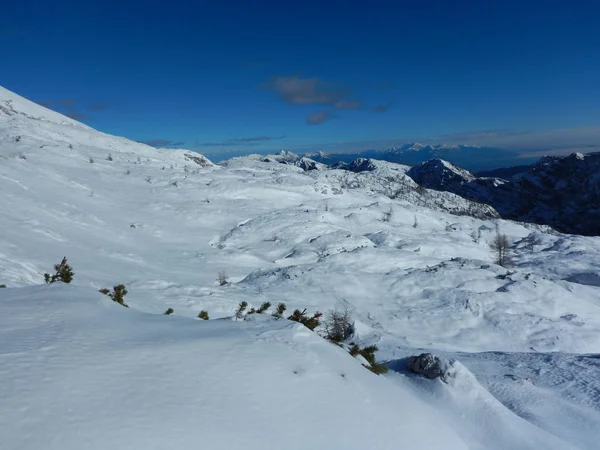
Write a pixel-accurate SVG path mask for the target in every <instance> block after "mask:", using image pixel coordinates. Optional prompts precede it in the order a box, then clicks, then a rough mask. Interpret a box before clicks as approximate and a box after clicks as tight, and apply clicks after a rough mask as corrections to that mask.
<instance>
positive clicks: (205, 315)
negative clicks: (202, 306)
mask: <svg viewBox="0 0 600 450" xmlns="http://www.w3.org/2000/svg"><path fill="white" fill-rule="evenodd" d="M198 319H202V320H208V312H207V311H204V310H202V311H200V314H198Z"/></svg>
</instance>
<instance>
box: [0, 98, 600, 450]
mask: <svg viewBox="0 0 600 450" xmlns="http://www.w3.org/2000/svg"><path fill="white" fill-rule="evenodd" d="M6 100H11V103H10V105H11V109H10V111H12V113H11V114H10V115H2V116H0V229H2V233H0V284H5V285H6V286H7V288H2V289H0V357H1V358H2V365H1V366H0V373H1V374H2V375H1V378H2V381H3V382H2V383H0V398H1V399H2V402H0V423H2V424H5V426H2V427H0V442H2V443H3V445H4V446H6V447H7V448H11V449H12V448H14V449H17V448H19V449H24V450H34V449H35V450H37V449H38V448H40V446H43V447H44V448H48V449H60V450H75V449H77V450H79V449H80V448H82V447H85V448H89V449H96V448H97V449H101V448H106V447H109V446H110V447H116V448H128V449H134V450H137V449H138V448H139V449H145V450H146V449H153V448H156V449H159V448H165V447H169V448H173V449H182V450H183V449H185V450H187V449H189V448H191V447H195V446H198V445H200V446H206V447H207V448H211V449H227V450H230V449H250V450H258V449H260V450H265V449H274V450H275V449H277V450H278V449H281V448H290V449H295V448H306V447H309V448H314V449H326V448H327V449H330V448H344V449H357V450H364V449H365V448H373V449H397V448H399V446H400V447H402V446H406V447H411V448H437V447H442V446H443V447H444V448H447V449H457V450H458V449H471V450H472V449H476V450H479V449H481V450H483V449H486V450H490V449H491V450H500V449H507V448H518V449H531V450H534V449H540V448H544V449H557V450H558V449H570V448H573V449H584V450H588V449H589V450H592V449H595V448H596V446H597V433H596V428H597V424H598V423H599V422H600V395H599V393H600V381H599V380H600V359H599V358H598V356H597V352H598V348H600V279H599V277H598V273H599V272H600V258H598V255H600V238H598V237H586V236H574V235H564V234H560V233H556V232H552V231H551V230H549V229H548V228H547V227H543V226H536V225H531V224H523V223H516V222H512V221H507V220H501V219H498V218H497V213H496V212H495V211H494V209H493V208H491V207H486V206H485V205H483V206H480V207H478V208H477V209H476V210H470V209H473V208H475V206H476V205H479V204H477V203H474V202H471V201H468V200H465V199H463V198H461V197H459V196H457V195H455V194H452V193H447V192H438V191H435V190H430V189H426V188H422V187H419V185H418V184H416V183H415V182H414V181H413V180H412V179H411V178H410V177H409V176H408V174H407V173H408V171H409V170H411V169H410V168H409V167H408V166H403V165H398V164H394V163H389V162H381V161H379V162H377V161H363V162H360V163H357V165H356V167H355V169H356V171H350V170H342V169H328V168H326V167H321V166H318V169H317V170H308V169H306V168H303V167H300V166H298V165H296V163H297V162H298V161H300V160H301V157H298V159H296V156H294V155H291V154H287V153H286V154H283V155H280V159H281V161H278V160H277V155H275V156H276V158H267V159H266V160H265V158H264V157H242V158H235V159H232V160H229V161H228V162H227V163H226V164H224V165H223V166H218V165H213V164H210V162H208V161H207V160H206V159H205V158H202V157H201V155H199V154H197V153H193V152H188V151H185V150H175V151H170V150H158V149H155V148H152V147H149V146H146V145H143V144H139V143H135V142H132V141H129V140H127V139H125V138H119V137H114V136H110V135H107V134H104V133H101V132H98V131H96V130H93V129H91V128H88V127H85V126H79V125H77V124H71V123H70V121H69V120H67V119H66V118H65V120H63V119H61V118H57V117H55V116H54V115H53V113H51V112H49V111H48V110H46V109H45V108H42V107H41V106H38V105H35V104H33V103H31V102H28V101H26V100H25V99H22V98H20V97H19V96H17V95H15V94H12V93H11V94H10V95H7V94H5V91H0V104H2V105H4V104H5V101H6ZM19 111H23V112H24V114H20V113H19ZM25 112H26V113H25ZM194 158H198V160H197V161H196V160H194ZM282 161H283V162H285V163H283V162H282ZM305 162H306V161H305ZM444 167H446V166H444ZM479 214H480V215H479ZM496 230H498V231H499V232H501V233H503V234H506V235H507V237H508V238H509V239H510V244H511V247H510V253H511V257H512V260H513V261H512V264H511V265H510V266H508V267H501V266H499V265H497V264H495V262H494V261H495V260H494V255H493V254H492V253H491V251H490V248H489V242H490V241H491V240H492V239H493V238H494V236H495V235H496V232H497V231H496ZM63 256H66V257H67V258H68V261H69V263H70V264H71V265H72V266H73V269H74V272H75V275H74V280H73V282H72V283H71V284H68V285H67V284H61V283H54V284H50V285H45V284H44V281H43V280H44V273H45V272H48V271H51V270H52V265H53V264H55V263H57V262H60V260H61V259H62V258H63ZM221 281H223V282H221ZM120 283H123V284H124V285H125V286H126V287H127V290H128V294H127V296H126V298H125V300H126V303H127V304H128V305H129V308H123V307H122V306H120V305H119V304H117V303H115V302H113V301H111V300H110V299H109V298H108V297H106V296H104V295H102V294H101V293H99V292H98V290H99V289H102V288H108V289H110V288H111V287H112V286H115V285H118V284H120ZM240 302H247V303H248V307H249V308H250V307H256V308H257V307H259V306H260V305H261V304H263V303H264V302H270V303H271V305H272V306H271V308H270V309H269V311H268V312H269V313H271V312H272V311H273V310H274V307H275V305H277V304H278V303H279V302H283V303H285V304H286V305H287V308H288V311H289V312H290V313H291V312H292V311H293V310H294V309H300V310H301V311H302V310H303V309H305V308H306V310H307V312H308V313H314V312H316V311H321V312H324V313H326V314H327V313H328V312H329V311H330V310H332V309H334V308H341V307H348V309H349V311H350V312H351V315H352V319H353V323H354V334H353V335H352V336H351V338H350V339H352V342H355V343H357V344H359V345H361V346H363V347H364V346H369V345H373V344H376V345H377V347H378V348H379V350H378V351H377V353H376V357H377V360H378V361H380V362H383V363H385V364H387V366H388V367H390V372H389V373H388V374H386V375H382V376H377V375H375V374H373V373H371V372H370V371H368V370H366V369H365V368H364V367H363V366H362V365H361V360H359V359H355V358H353V357H352V356H351V355H349V354H348V352H347V351H346V350H345V349H344V348H340V347H338V346H336V345H334V344H332V343H330V342H328V341H327V340H325V339H323V338H322V337H321V335H322V334H324V330H323V329H322V327H321V328H319V327H318V328H317V329H316V330H315V331H316V332H312V331H310V330H309V329H308V328H306V327H304V326H303V325H300V324H298V323H294V322H291V321H288V320H286V319H285V318H283V319H279V320H277V319H275V318H273V317H272V316H270V315H269V314H266V315H265V314H255V315H249V316H246V317H245V318H244V317H242V318H240V319H239V320H235V313H236V310H237V308H238V305H239V304H240ZM167 308H172V309H173V310H174V313H173V314H172V315H170V316H166V315H163V313H164V312H165V310H166V309H167ZM201 311H206V312H207V313H208V315H209V316H210V320H208V321H205V320H200V319H198V315H199V313H200V312H201ZM349 344H350V341H349V342H347V343H346V345H349ZM422 352H433V353H435V354H437V355H440V356H441V357H442V358H443V359H444V361H445V363H444V365H445V367H446V368H447V373H445V381H442V380H441V379H439V378H438V379H432V380H430V379H426V378H424V377H422V376H419V375H416V374H414V373H412V372H411V371H410V370H409V369H408V357H409V356H412V355H417V354H420V353H422Z"/></svg>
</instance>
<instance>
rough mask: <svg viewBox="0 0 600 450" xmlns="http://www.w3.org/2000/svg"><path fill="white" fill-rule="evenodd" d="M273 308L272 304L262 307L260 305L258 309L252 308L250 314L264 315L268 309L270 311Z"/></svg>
mask: <svg viewBox="0 0 600 450" xmlns="http://www.w3.org/2000/svg"><path fill="white" fill-rule="evenodd" d="M270 307H271V303H270V302H264V303H263V304H262V305H260V307H259V308H258V309H257V308H250V311H248V314H264V313H265V312H266V311H267V309H269V308H270Z"/></svg>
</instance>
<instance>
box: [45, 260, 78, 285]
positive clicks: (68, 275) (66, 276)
mask: <svg viewBox="0 0 600 450" xmlns="http://www.w3.org/2000/svg"><path fill="white" fill-rule="evenodd" d="M54 270H55V271H56V273H55V274H54V275H50V274H49V273H45V274H44V280H45V281H46V283H48V284H50V283H54V282H56V281H62V282H63V283H70V282H71V281H73V275H74V273H73V268H72V267H71V266H69V265H68V264H67V257H66V256H65V257H64V258H63V259H62V261H61V262H60V263H59V264H55V265H54Z"/></svg>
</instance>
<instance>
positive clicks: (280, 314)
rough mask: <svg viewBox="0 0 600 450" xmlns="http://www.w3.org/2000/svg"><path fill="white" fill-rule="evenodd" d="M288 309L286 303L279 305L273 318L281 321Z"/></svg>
mask: <svg viewBox="0 0 600 450" xmlns="http://www.w3.org/2000/svg"><path fill="white" fill-rule="evenodd" d="M286 309H287V306H286V305H285V303H279V304H278V305H277V308H276V309H275V312H274V313H273V314H272V316H273V317H277V318H278V319H281V318H282V317H283V313H284V312H285V310H286Z"/></svg>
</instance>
